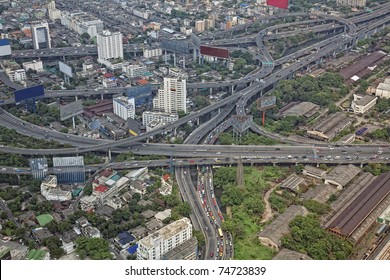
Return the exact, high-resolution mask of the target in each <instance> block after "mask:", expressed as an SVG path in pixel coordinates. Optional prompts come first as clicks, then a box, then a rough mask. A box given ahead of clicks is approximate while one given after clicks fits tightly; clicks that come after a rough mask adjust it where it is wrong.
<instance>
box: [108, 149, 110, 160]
mask: <svg viewBox="0 0 390 280" xmlns="http://www.w3.org/2000/svg"><path fill="white" fill-rule="evenodd" d="M108 158H109V159H110V160H111V149H109V150H108Z"/></svg>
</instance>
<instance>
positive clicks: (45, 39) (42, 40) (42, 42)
mask: <svg viewBox="0 0 390 280" xmlns="http://www.w3.org/2000/svg"><path fill="white" fill-rule="evenodd" d="M31 36H32V42H33V46H34V49H35V50H39V49H51V40H50V31H49V24H48V23H47V22H42V23H38V24H31Z"/></svg>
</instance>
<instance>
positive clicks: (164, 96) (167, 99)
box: [153, 78, 187, 114]
mask: <svg viewBox="0 0 390 280" xmlns="http://www.w3.org/2000/svg"><path fill="white" fill-rule="evenodd" d="M186 98H187V84H186V80H185V79H180V78H164V88H163V89H159V90H158V93H157V95H156V97H155V98H154V99H153V108H154V109H156V110H159V111H162V112H165V113H170V114H171V113H178V112H179V111H183V112H184V113H186V112H187V107H186Z"/></svg>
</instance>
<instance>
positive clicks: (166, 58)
mask: <svg viewBox="0 0 390 280" xmlns="http://www.w3.org/2000/svg"><path fill="white" fill-rule="evenodd" d="M164 58H165V64H168V57H167V51H164Z"/></svg>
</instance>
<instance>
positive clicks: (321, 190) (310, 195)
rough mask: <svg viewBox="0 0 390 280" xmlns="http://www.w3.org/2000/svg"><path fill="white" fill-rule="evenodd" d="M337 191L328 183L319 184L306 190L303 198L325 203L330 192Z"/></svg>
mask: <svg viewBox="0 0 390 280" xmlns="http://www.w3.org/2000/svg"><path fill="white" fill-rule="evenodd" d="M335 193H337V189H336V188H335V187H332V186H331V185H328V184H320V185H318V186H317V187H315V188H312V189H310V190H308V191H307V192H306V193H305V194H304V195H303V200H311V199H312V200H315V201H318V202H321V203H326V202H327V201H328V199H329V197H330V196H331V195H332V194H335Z"/></svg>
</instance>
